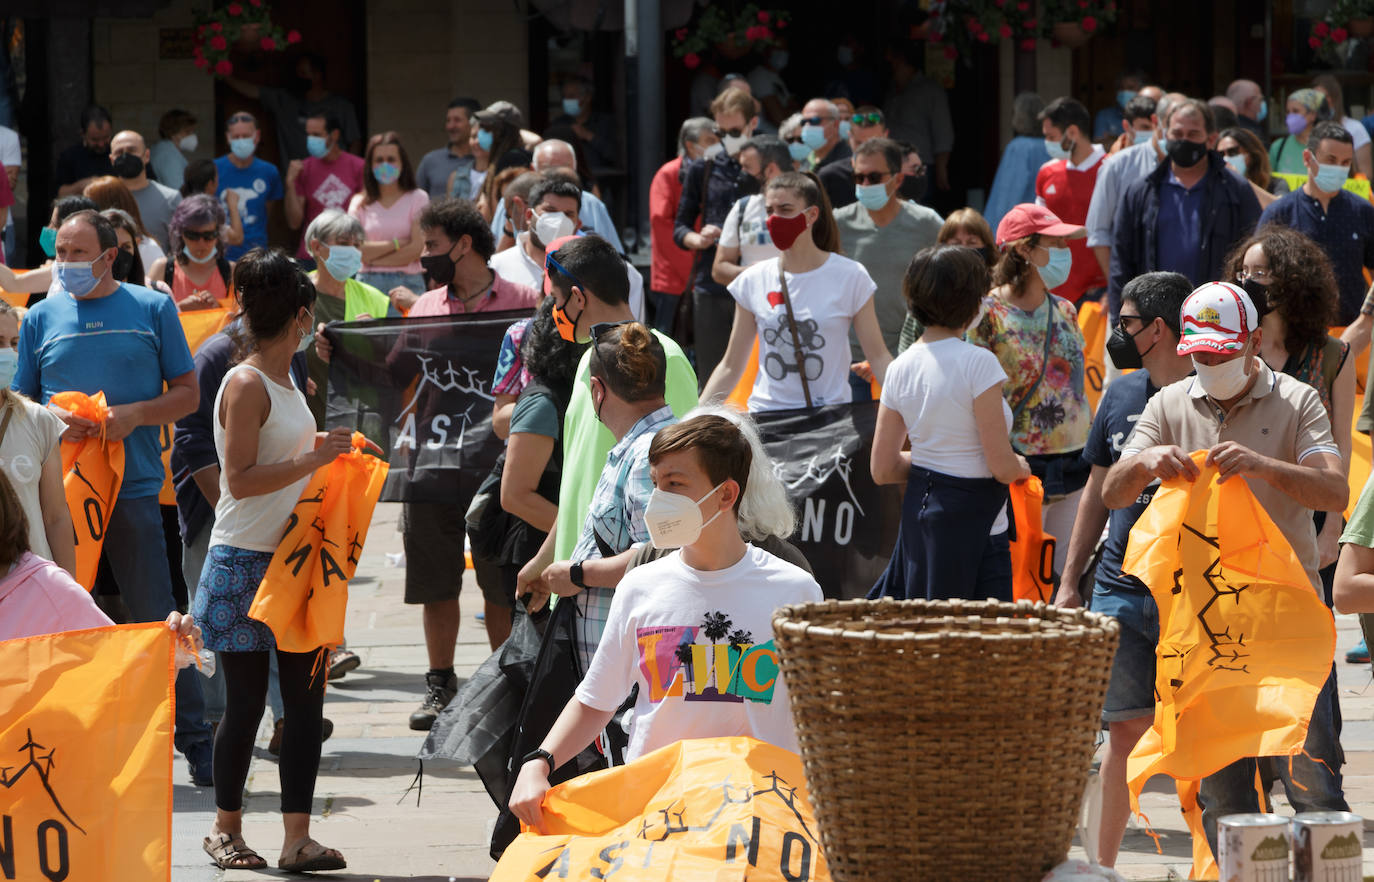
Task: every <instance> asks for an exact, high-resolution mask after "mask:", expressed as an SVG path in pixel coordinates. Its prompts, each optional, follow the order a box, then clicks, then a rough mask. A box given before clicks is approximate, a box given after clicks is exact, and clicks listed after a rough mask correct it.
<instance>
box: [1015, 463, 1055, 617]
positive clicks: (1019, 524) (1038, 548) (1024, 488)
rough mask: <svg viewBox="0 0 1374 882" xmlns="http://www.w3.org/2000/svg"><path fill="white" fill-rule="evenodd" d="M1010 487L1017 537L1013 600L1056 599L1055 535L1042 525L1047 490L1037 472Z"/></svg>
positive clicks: (1046, 600)
mask: <svg viewBox="0 0 1374 882" xmlns="http://www.w3.org/2000/svg"><path fill="white" fill-rule="evenodd" d="M1008 489H1009V490H1010V491H1011V514H1012V519H1013V520H1014V521H1015V522H1016V541H1015V542H1013V543H1011V596H1012V599H1013V600H1043V601H1044V602H1046V603H1049V602H1050V601H1052V600H1054V542H1055V540H1054V537H1053V536H1051V535H1050V534H1049V533H1046V532H1045V530H1044V527H1043V519H1042V516H1041V509H1042V507H1043V505H1044V501H1045V490H1044V488H1043V487H1042V486H1041V484H1040V479H1039V478H1037V477H1034V476H1031V477H1030V478H1027V479H1026V480H1024V481H1016V482H1015V483H1013V484H1012V485H1011V486H1010V487H1009V488H1008Z"/></svg>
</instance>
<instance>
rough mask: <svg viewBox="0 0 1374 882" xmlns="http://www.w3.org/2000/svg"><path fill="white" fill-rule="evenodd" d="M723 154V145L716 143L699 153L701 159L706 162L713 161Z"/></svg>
mask: <svg viewBox="0 0 1374 882" xmlns="http://www.w3.org/2000/svg"><path fill="white" fill-rule="evenodd" d="M724 152H725V145H724V144H722V143H720V142H719V141H717V142H716V143H714V144H712V145H711V146H710V147H707V148H706V149H705V150H703V151H702V152H701V158H702V159H706V160H711V159H715V158H716V157H717V156H719V155H721V154H722V153H724Z"/></svg>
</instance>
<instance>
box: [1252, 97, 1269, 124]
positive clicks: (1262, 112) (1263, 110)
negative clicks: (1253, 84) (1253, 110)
mask: <svg viewBox="0 0 1374 882" xmlns="http://www.w3.org/2000/svg"><path fill="white" fill-rule="evenodd" d="M1268 115H1269V102H1268V101H1265V100H1264V99H1262V98H1261V99H1260V109H1259V116H1257V117H1255V122H1264V118H1265V117H1267V116H1268Z"/></svg>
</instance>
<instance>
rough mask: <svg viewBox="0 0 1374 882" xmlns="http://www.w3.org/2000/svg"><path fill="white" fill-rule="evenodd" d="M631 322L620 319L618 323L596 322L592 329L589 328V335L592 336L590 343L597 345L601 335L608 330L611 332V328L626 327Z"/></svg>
mask: <svg viewBox="0 0 1374 882" xmlns="http://www.w3.org/2000/svg"><path fill="white" fill-rule="evenodd" d="M631 321H633V319H622V320H621V321H618V322H597V323H596V324H594V325H592V327H591V331H590V333H591V335H592V342H593V343H599V342H601V335H602V334H604V333H606V332H607V331H609V330H611V329H613V328H618V327H620V326H621V325H628V324H629V323H630V322H631Z"/></svg>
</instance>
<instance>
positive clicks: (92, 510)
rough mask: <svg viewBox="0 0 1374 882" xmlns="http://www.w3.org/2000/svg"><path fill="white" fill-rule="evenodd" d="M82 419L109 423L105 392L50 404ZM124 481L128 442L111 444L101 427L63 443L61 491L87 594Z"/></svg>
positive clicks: (71, 395) (67, 395)
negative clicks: (95, 433)
mask: <svg viewBox="0 0 1374 882" xmlns="http://www.w3.org/2000/svg"><path fill="white" fill-rule="evenodd" d="M49 403H50V404H53V405H56V406H57V407H60V408H62V409H63V410H66V411H68V412H69V413H72V414H74V415H76V416H79V417H82V418H83V419H88V420H93V421H95V422H98V423H104V422H105V420H106V418H107V417H108V416H109V413H110V409H109V408H108V407H106V406H105V393H104V392H97V393H95V395H93V396H92V395H87V394H86V393H84V392H58V393H57V394H56V395H54V396H53V397H52V398H51V399H50V400H49ZM123 482H124V442H123V441H106V440H105V433H104V430H103V428H102V430H101V433H100V435H99V436H97V437H90V438H83V439H82V440H80V441H74V442H73V441H63V442H62V486H63V487H64V488H65V489H66V491H67V510H68V511H70V512H71V516H72V527H74V528H75V530H76V573H75V574H74V575H75V577H76V581H78V582H80V583H81V585H82V586H83V587H85V588H86V590H87V591H89V590H91V589H92V588H93V587H95V574H96V570H97V569H99V567H100V548H101V546H102V545H103V544H104V542H105V527H106V526H107V525H108V524H109V523H110V512H111V511H112V510H113V509H114V505H115V500H116V499H118V498H119V487H120V484H122V483H123Z"/></svg>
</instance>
